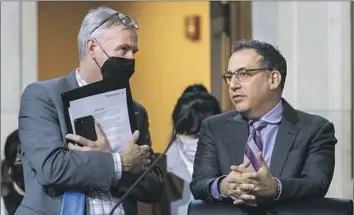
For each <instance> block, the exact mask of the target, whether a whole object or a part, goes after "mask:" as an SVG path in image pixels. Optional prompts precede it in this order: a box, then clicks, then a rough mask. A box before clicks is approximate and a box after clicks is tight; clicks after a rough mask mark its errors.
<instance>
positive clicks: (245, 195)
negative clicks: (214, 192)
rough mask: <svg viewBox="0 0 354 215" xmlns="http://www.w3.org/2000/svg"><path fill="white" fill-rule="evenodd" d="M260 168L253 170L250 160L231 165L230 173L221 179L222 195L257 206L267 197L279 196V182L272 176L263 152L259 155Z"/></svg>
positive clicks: (220, 189)
mask: <svg viewBox="0 0 354 215" xmlns="http://www.w3.org/2000/svg"><path fill="white" fill-rule="evenodd" d="M257 160H258V163H259V167H260V168H259V170H258V171H257V172H254V171H251V170H250V168H249V166H250V162H245V163H243V164H241V165H239V166H231V167H230V170H231V171H230V173H229V174H228V175H227V176H226V177H224V178H223V179H221V182H220V185H219V191H220V194H221V196H222V197H224V198H225V197H230V198H232V200H233V203H234V204H246V205H250V206H256V205H257V204H259V203H260V202H262V201H264V200H267V199H275V198H277V195H278V192H277V188H278V182H277V180H276V179H275V178H274V177H273V176H272V174H271V172H270V170H269V168H268V166H267V164H266V162H265V161H264V159H263V156H262V153H261V152H260V153H259V154H258V155H257Z"/></svg>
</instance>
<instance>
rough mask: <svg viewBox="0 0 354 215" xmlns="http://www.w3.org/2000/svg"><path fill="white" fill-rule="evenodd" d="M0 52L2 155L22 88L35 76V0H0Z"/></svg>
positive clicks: (14, 125) (13, 124)
mask: <svg viewBox="0 0 354 215" xmlns="http://www.w3.org/2000/svg"><path fill="white" fill-rule="evenodd" d="M5 20H6V21H5ZM9 20H11V22H10V21H9ZM1 53H2V55H1V152H2V153H1V159H2V158H3V150H2V149H3V147H4V142H5V139H6V137H7V135H9V134H10V133H11V132H12V131H13V130H15V129H17V126H18V123H17V121H18V120H17V117H18V110H19V103H20V96H21V94H22V91H23V89H24V87H25V86H26V85H27V84H28V83H30V82H33V81H35V80H36V79H37V6H36V3H35V2H15V1H14V2H11V1H7V2H1Z"/></svg>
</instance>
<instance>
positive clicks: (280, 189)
mask: <svg viewBox="0 0 354 215" xmlns="http://www.w3.org/2000/svg"><path fill="white" fill-rule="evenodd" d="M274 179H275V180H276V181H277V182H278V187H277V193H278V195H277V197H276V198H274V200H279V198H280V195H281V193H282V191H283V185H282V184H281V182H280V180H279V179H278V178H276V177H274Z"/></svg>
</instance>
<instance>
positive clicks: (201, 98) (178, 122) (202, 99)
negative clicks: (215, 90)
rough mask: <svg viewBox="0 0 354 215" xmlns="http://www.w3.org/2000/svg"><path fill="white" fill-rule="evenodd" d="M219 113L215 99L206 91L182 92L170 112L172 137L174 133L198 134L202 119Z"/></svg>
mask: <svg viewBox="0 0 354 215" xmlns="http://www.w3.org/2000/svg"><path fill="white" fill-rule="evenodd" d="M220 113H221V108H220V105H219V102H218V101H217V99H216V98H215V97H214V96H213V95H211V94H210V93H207V92H191V93H185V94H183V95H182V96H181V97H180V98H179V99H178V101H177V104H176V105H175V108H174V110H173V112H172V122H173V137H172V141H173V139H174V138H175V135H176V134H184V135H190V136H196V137H197V136H198V133H199V130H200V126H201V124H202V121H203V120H204V119H206V118H208V117H209V116H213V115H216V114H220Z"/></svg>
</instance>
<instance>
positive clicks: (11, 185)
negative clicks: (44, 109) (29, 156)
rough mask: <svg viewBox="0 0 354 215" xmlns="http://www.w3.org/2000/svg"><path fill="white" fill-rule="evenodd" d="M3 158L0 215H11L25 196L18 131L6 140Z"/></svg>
mask: <svg viewBox="0 0 354 215" xmlns="http://www.w3.org/2000/svg"><path fill="white" fill-rule="evenodd" d="M4 157H5V159H4V160H3V161H2V163H1V191H2V193H1V196H2V200H3V202H4V205H3V207H2V208H1V210H2V213H1V215H5V214H6V215H13V214H15V211H16V209H17V207H18V206H19V205H20V204H21V201H22V199H23V196H24V194H25V184H24V179H23V169H22V162H21V148H20V139H19V136H18V130H15V131H13V132H12V133H11V134H10V135H9V136H8V137H7V138H6V142H5V149H4Z"/></svg>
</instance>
